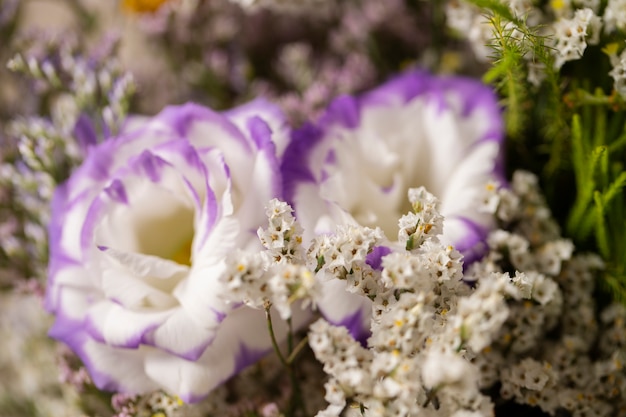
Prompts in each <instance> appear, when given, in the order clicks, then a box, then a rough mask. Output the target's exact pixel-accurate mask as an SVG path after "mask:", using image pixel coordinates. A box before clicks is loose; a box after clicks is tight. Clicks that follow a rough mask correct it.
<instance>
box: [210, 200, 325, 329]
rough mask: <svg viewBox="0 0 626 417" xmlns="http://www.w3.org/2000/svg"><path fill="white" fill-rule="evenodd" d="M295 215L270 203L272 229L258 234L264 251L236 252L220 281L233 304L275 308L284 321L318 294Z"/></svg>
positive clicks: (276, 204) (270, 225) (278, 204)
mask: <svg viewBox="0 0 626 417" xmlns="http://www.w3.org/2000/svg"><path fill="white" fill-rule="evenodd" d="M292 211H293V210H292V208H291V207H290V206H289V205H288V204H286V203H284V202H281V201H279V200H277V199H273V200H271V201H270V203H269V205H268V207H267V209H266V214H267V217H268V220H269V226H268V228H267V229H263V228H259V230H258V232H257V234H258V236H259V239H260V240H261V243H262V244H263V246H264V247H265V251H262V252H243V251H237V252H234V253H233V254H231V255H230V256H229V258H228V260H227V270H226V273H225V274H223V275H222V277H221V280H222V282H223V283H224V284H225V285H226V286H227V287H228V289H229V295H230V296H231V298H232V301H233V302H241V301H243V303H244V304H246V305H248V306H249V307H253V308H266V307H268V305H272V306H274V308H276V310H278V312H279V314H280V316H281V318H282V319H283V320H287V319H289V318H290V317H291V305H292V304H293V303H294V302H295V301H297V300H302V301H303V307H306V306H307V305H308V304H309V303H310V301H311V300H313V299H314V298H315V297H316V296H317V293H318V291H319V288H318V282H317V280H316V279H315V274H314V272H312V271H311V270H310V268H308V267H307V266H306V264H305V262H306V261H305V256H304V249H303V246H302V228H301V227H300V225H299V224H298V223H296V221H295V218H294V217H293V214H292Z"/></svg>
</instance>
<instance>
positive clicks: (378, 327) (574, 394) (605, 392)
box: [227, 172, 626, 417]
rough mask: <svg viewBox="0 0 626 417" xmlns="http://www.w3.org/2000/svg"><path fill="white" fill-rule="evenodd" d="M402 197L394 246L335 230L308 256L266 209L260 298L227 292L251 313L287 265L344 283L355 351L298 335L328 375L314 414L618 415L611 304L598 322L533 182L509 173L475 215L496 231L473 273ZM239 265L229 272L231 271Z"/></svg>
mask: <svg viewBox="0 0 626 417" xmlns="http://www.w3.org/2000/svg"><path fill="white" fill-rule="evenodd" d="M409 199H410V202H411V205H412V208H413V210H412V212H411V213H408V214H407V215H405V216H403V217H402V219H400V221H399V224H400V234H399V243H391V242H389V241H388V240H387V239H386V238H385V236H384V235H383V234H382V232H381V231H380V230H378V229H369V228H364V227H359V226H344V227H339V228H338V229H337V231H336V232H335V233H334V234H330V235H323V236H318V237H317V238H316V239H314V241H313V242H312V244H311V245H310V246H309V249H308V252H307V253H306V254H305V255H303V252H302V250H303V249H302V246H301V241H300V240H299V239H298V237H299V236H300V234H299V230H300V229H299V227H298V226H297V223H296V222H295V220H294V219H293V217H292V214H291V211H290V209H289V208H288V206H287V205H285V204H284V203H280V202H278V201H273V202H272V203H271V204H270V206H269V208H268V217H269V219H270V227H269V228H268V229H262V230H260V231H259V237H260V238H261V241H262V242H263V244H264V245H265V247H266V251H265V252H264V254H263V255H259V256H258V257H257V258H258V260H257V262H258V263H257V264H256V266H255V267H254V268H252V269H254V270H256V271H257V272H258V274H259V275H258V276H260V277H265V278H260V281H259V282H263V283H265V284H266V285H265V290H264V291H263V292H264V294H263V296H262V297H260V296H259V292H258V291H259V288H260V287H259V286H258V284H257V283H251V281H254V280H255V279H257V278H253V279H252V278H251V279H249V280H247V281H246V279H242V281H240V282H238V283H237V284H234V282H235V281H236V279H234V278H232V277H231V278H229V279H228V280H227V282H228V283H229V285H231V287H232V288H233V291H234V292H235V293H237V294H238V296H241V291H249V292H250V293H253V294H256V297H257V301H255V302H256V303H257V305H261V299H265V300H272V299H273V297H275V296H274V295H273V294H272V293H273V292H274V291H275V288H277V287H276V286H272V285H271V284H269V282H270V281H271V276H272V273H270V274H269V275H268V271H271V270H272V268H273V266H272V264H275V265H288V264H291V265H294V266H296V265H297V266H298V267H301V268H304V269H308V271H309V273H310V274H317V275H318V276H324V277H325V279H328V277H333V278H334V279H339V280H343V281H344V282H345V283H346V288H347V290H348V291H349V292H352V293H354V294H357V295H360V296H362V297H364V301H365V302H366V303H369V305H370V306H371V312H372V315H371V325H370V336H369V339H368V340H367V344H366V345H363V344H362V343H360V342H359V341H358V340H356V339H355V338H354V337H353V336H352V335H351V334H350V333H349V331H348V329H346V328H344V327H342V326H336V325H332V324H330V323H329V322H327V321H326V320H324V319H319V320H317V321H316V322H314V323H313V324H312V325H311V326H310V327H309V345H310V347H311V349H312V350H313V353H314V354H315V356H316V358H317V360H318V361H319V362H321V364H322V365H323V370H324V372H325V373H326V374H327V376H328V380H327V381H326V383H325V391H326V395H325V399H326V401H327V402H328V406H327V407H326V408H325V409H324V410H321V411H319V412H318V414H317V415H318V416H321V417H325V416H338V415H348V416H349V415H354V416H357V415H363V416H383V415H399V416H414V415H433V416H436V415H441V416H483V415H484V416H490V415H493V412H494V407H495V405H494V400H497V399H499V401H502V400H505V401H513V402H516V403H521V404H528V405H532V406H538V407H540V408H541V409H542V410H543V411H544V412H546V413H548V414H551V415H555V414H557V413H559V412H560V413H563V412H565V413H566V414H567V415H572V416H590V415H593V416H609V415H615V413H619V412H621V411H623V410H624V406H625V405H626V403H625V402H624V399H626V397H625V395H626V374H625V373H624V370H623V368H622V360H623V358H622V356H621V355H622V353H621V350H622V349H623V346H624V343H626V339H625V338H624V336H623V335H624V333H623V330H624V324H625V323H626V309H624V308H623V307H621V306H619V305H612V306H610V307H608V308H607V309H606V310H605V311H604V312H603V313H602V315H601V316H600V320H599V322H598V321H597V320H596V315H595V313H594V311H595V302H594V299H593V283H594V280H595V274H596V272H597V271H598V270H600V269H601V268H602V263H601V262H600V260H599V258H597V257H596V256H594V255H588V254H579V255H574V247H573V245H572V243H571V242H570V241H568V240H566V239H563V238H561V236H560V232H559V228H558V226H557V225H556V224H555V222H554V220H553V219H552V217H551V213H550V211H549V209H548V208H547V206H546V204H545V201H544V200H543V197H542V195H541V194H540V192H539V190H538V186H537V179H536V177H534V176H533V175H531V174H528V173H525V172H517V173H516V174H515V176H514V178H513V181H512V183H511V185H510V186H507V187H503V186H501V185H499V184H488V185H487V186H486V188H485V198H484V205H483V208H484V210H485V211H488V212H490V213H492V214H493V215H494V216H495V218H496V220H497V222H498V225H499V228H498V229H497V230H495V231H493V232H492V233H490V235H489V236H488V238H487V244H488V246H489V251H488V254H487V255H486V256H485V258H484V259H483V260H481V261H478V262H475V263H473V264H471V265H465V266H464V265H463V260H462V256H461V255H460V253H459V252H458V251H456V250H455V249H454V248H453V247H450V246H446V245H444V244H442V243H441V242H440V241H439V239H438V234H439V233H441V230H442V227H443V226H445V222H443V219H442V218H441V216H440V215H438V212H437V208H438V202H437V200H436V198H435V197H433V196H432V195H431V194H429V193H428V192H427V191H426V190H424V189H414V190H411V191H410V192H409ZM433 230H434V231H436V232H433V233H429V232H430V231H433ZM294 236H295V239H294ZM291 242H293V243H291ZM409 242H412V243H409ZM381 248H384V249H381ZM375 253H379V254H382V256H381V259H379V262H376V261H375V260H373V259H372V258H371V255H372V254H375ZM292 254H293V256H292ZM246 256H247V255H246ZM235 258H236V257H234V259H235ZM244 258H245V256H244ZM244 258H241V257H240V259H239V260H240V261H241V262H240V263H235V262H234V263H233V268H231V271H235V270H239V271H240V272H241V268H240V266H241V265H244V264H246V262H247V261H246V262H244V261H243V259H244ZM260 260H262V262H261V261H260ZM247 268H248V267H247V266H245V267H244V269H247ZM304 269H303V270H304ZM259 271H261V272H259ZM237 279H239V278H237ZM243 282H247V283H245V284H244V283H243ZM246 286H250V288H253V287H254V288H255V289H248V290H245V289H244V288H245V287H246ZM262 286H263V285H262ZM297 287H298V285H296V286H293V287H292V288H297ZM281 291H282V290H279V291H277V294H278V295H279V297H280V296H282V295H281ZM293 293H294V291H293V290H292V291H291V294H293ZM309 294H310V293H309ZM249 298H250V299H254V298H255V297H253V296H250V297H249ZM311 298H314V297H312V296H311ZM278 304H280V303H278ZM285 317H286V316H285ZM548 335H549V337H548ZM494 387H498V389H497V391H496V393H495V395H496V397H495V398H494V397H493V395H494ZM487 393H489V394H490V395H487Z"/></svg>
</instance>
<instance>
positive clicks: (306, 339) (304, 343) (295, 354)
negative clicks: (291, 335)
mask: <svg viewBox="0 0 626 417" xmlns="http://www.w3.org/2000/svg"><path fill="white" fill-rule="evenodd" d="M308 343H309V336H305V337H304V338H303V339H302V340H300V342H298V344H297V345H296V347H295V348H294V349H293V351H292V352H291V353H290V354H289V357H288V358H287V363H288V364H289V365H292V364H293V362H294V361H295V360H296V358H297V357H298V355H299V354H300V352H302V349H304V348H305V347H306V346H307V345H308Z"/></svg>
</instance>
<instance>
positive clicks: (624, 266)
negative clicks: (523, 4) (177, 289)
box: [467, 0, 626, 302]
mask: <svg viewBox="0 0 626 417" xmlns="http://www.w3.org/2000/svg"><path fill="white" fill-rule="evenodd" d="M467 2H468V3H470V4H473V5H474V6H476V7H479V8H480V9H481V12H482V13H484V14H485V16H487V17H488V20H489V21H490V23H491V25H492V29H493V40H492V43H491V45H490V46H491V48H492V50H493V55H492V59H493V62H492V65H491V67H490V69H489V70H488V71H487V72H486V74H485V76H484V81H485V82H487V83H489V84H491V85H493V86H494V87H495V88H496V89H497V91H498V93H499V94H500V96H501V97H502V104H503V107H504V109H505V113H504V116H505V124H506V133H507V136H508V138H509V146H508V149H507V150H508V153H509V155H508V159H509V161H511V162H512V164H511V165H513V166H511V167H510V169H511V170H513V169H515V168H518V167H520V168H521V167H523V168H524V169H531V170H533V171H535V172H536V173H537V174H539V175H540V176H541V178H542V182H543V184H544V187H545V189H546V194H547V195H546V198H547V199H548V201H549V202H550V205H551V207H553V208H557V210H556V211H557V213H556V215H557V218H558V219H559V221H560V223H561V225H562V226H564V228H565V230H566V232H567V234H568V235H569V236H570V237H571V238H573V239H574V240H575V241H576V243H577V246H578V247H580V248H584V249H590V250H594V251H597V252H598V253H599V254H600V255H601V256H602V257H603V259H604V261H605V263H606V269H605V271H604V274H603V281H602V283H601V284H603V287H604V288H605V289H607V290H609V291H610V292H611V294H612V295H613V297H614V298H616V299H618V300H620V301H622V302H626V193H625V192H624V188H625V187H626V170H625V167H624V164H625V163H626V104H625V102H624V100H623V99H622V98H620V96H619V95H618V94H617V93H616V92H615V91H614V90H613V87H612V80H611V78H610V75H609V73H608V59H607V57H605V56H603V55H602V54H600V53H599V50H600V49H599V48H598V47H595V48H594V47H589V48H587V50H586V51H585V55H583V57H582V59H581V60H579V61H577V62H576V63H572V64H568V65H566V66H564V67H563V68H561V69H560V70H559V69H557V68H555V66H554V57H553V55H552V53H551V47H550V43H549V38H547V37H545V36H543V35H540V33H541V27H530V26H529V25H527V23H526V22H525V20H524V19H523V18H518V17H516V16H515V15H514V14H513V12H512V11H511V10H510V9H509V8H508V7H507V6H505V5H504V4H503V3H502V2H500V1H498V0H467ZM603 41H605V39H602V40H601V42H600V44H603V43H606V42H603ZM606 41H607V42H609V41H610V42H615V39H613V38H611V39H606ZM622 41H623V40H622ZM605 61H606V62H605ZM603 63H606V64H607V65H606V67H607V70H606V71H604V72H603V66H602V64H603ZM533 65H534V66H538V67H539V68H540V71H541V76H542V79H541V83H540V84H538V85H533V84H532V83H530V82H529V74H530V71H531V69H530V66H533ZM536 68H537V67H535V70H536ZM590 68H593V71H590V70H589V69H590ZM535 84H537V83H535ZM594 86H601V87H597V88H595V89H594ZM608 90H610V93H609V94H606V92H605V91H608ZM520 161H521V162H520ZM569 185H573V186H574V187H570V186H569ZM558 207H561V208H564V209H562V210H561V211H562V213H561V212H558Z"/></svg>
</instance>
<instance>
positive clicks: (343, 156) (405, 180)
mask: <svg viewBox="0 0 626 417" xmlns="http://www.w3.org/2000/svg"><path fill="white" fill-rule="evenodd" d="M281 169H282V172H283V177H284V184H285V194H284V196H285V198H286V200H287V201H288V202H289V203H290V204H291V205H292V207H293V208H294V210H295V214H296V217H297V218H298V220H299V222H300V223H301V224H302V225H303V227H304V229H305V236H304V238H305V241H307V239H308V238H311V237H312V236H313V235H315V234H320V233H332V232H334V231H335V230H336V227H337V225H338V224H355V223H356V224H360V225H362V226H367V227H380V228H381V229H382V230H383V231H384V233H385V235H386V236H387V238H388V239H390V240H391V241H396V236H398V232H399V226H398V219H399V218H400V217H401V216H402V215H404V214H406V213H407V212H409V211H411V204H410V202H409V200H408V199H407V192H408V190H409V189H411V188H417V187H419V186H424V187H425V188H426V189H427V190H428V191H429V192H431V193H433V194H434V195H435V196H436V197H437V198H438V199H439V200H440V203H441V206H440V210H441V214H442V215H443V216H444V217H445V222H444V230H443V235H442V236H441V239H442V241H443V242H444V243H445V244H451V245H453V246H454V247H455V248H456V249H457V250H459V251H460V252H461V253H462V254H463V255H464V256H465V260H466V262H467V261H471V260H472V259H475V258H477V257H478V256H480V252H481V251H482V250H484V240H485V238H486V235H487V232H488V230H489V229H490V228H491V227H492V224H491V222H492V220H491V219H492V216H490V215H488V214H485V213H482V212H481V211H480V205H481V204H480V196H481V195H482V194H483V193H484V189H485V186H486V184H487V183H488V182H489V181H497V182H500V183H504V182H505V180H504V170H503V125H502V117H501V111H500V108H499V106H498V104H497V98H496V95H495V94H494V93H493V91H492V90H490V89H489V88H488V87H486V86H484V85H482V84H481V83H479V82H477V81H474V80H470V79H466V78H457V77H436V76H433V75H430V74H427V73H425V72H421V71H413V72H409V73H406V74H404V75H401V76H398V77H397V78H395V79H392V80H391V81H389V82H387V83H385V84H383V85H382V86H380V87H378V88H376V89H374V90H373V91H370V92H367V93H365V94H363V95H361V96H356V97H353V96H342V97H339V98H337V99H336V100H335V101H334V102H332V103H331V104H330V106H329V107H328V109H327V110H326V112H325V114H324V115H323V116H322V117H321V118H320V120H319V121H318V122H317V123H316V124H306V125H304V126H303V127H301V128H300V129H298V130H296V131H294V132H293V134H292V142H291V143H290V145H289V146H288V147H287V149H286V151H285V154H284V158H283V163H282V166H281ZM306 232H308V233H309V235H307V234H306ZM338 285H340V283H336V282H335V283H329V284H328V285H327V286H326V287H327V288H328V291H327V292H326V294H327V295H328V297H330V298H341V299H343V298H344V295H343V294H342V291H340V290H338V288H337V287H338ZM328 304H329V303H328V302H326V300H324V299H322V300H320V303H319V305H320V307H321V309H322V311H323V313H324V314H325V315H326V317H327V318H329V319H330V320H331V321H333V322H335V323H342V324H349V325H350V326H354V325H355V323H359V322H360V319H359V318H358V317H357V315H360V314H362V313H363V312H362V311H361V310H359V308H357V306H356V305H355V303H347V302H345V301H343V302H339V301H338V302H337V303H330V304H335V305H342V306H343V307H342V308H334V309H331V310H329V311H325V310H324V306H325V305H328ZM356 304H358V302H357V303H356ZM353 330H356V329H353Z"/></svg>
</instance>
